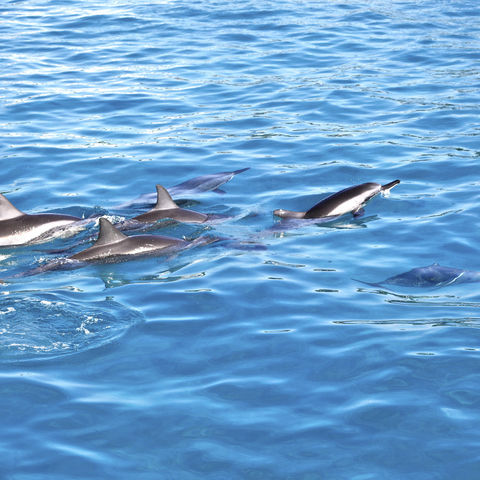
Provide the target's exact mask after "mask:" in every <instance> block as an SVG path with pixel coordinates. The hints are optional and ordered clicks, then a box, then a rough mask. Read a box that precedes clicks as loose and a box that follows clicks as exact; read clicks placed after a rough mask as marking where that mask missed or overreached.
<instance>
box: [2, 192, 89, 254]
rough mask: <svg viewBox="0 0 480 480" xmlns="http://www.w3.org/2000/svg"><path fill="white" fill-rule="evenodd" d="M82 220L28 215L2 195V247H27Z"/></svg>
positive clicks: (55, 214)
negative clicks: (53, 231) (26, 245)
mask: <svg viewBox="0 0 480 480" xmlns="http://www.w3.org/2000/svg"><path fill="white" fill-rule="evenodd" d="M80 220H82V219H81V218H78V217H74V216H72V215H61V214H57V213H38V214H31V215H30V214H27V213H24V212H22V211H20V210H18V209H17V208H16V207H14V206H13V205H12V204H11V203H10V202H9V200H7V198H6V197H5V196H4V195H2V194H0V247H6V246H13V245H25V244H28V243H32V242H34V241H35V240H37V239H39V238H40V237H41V238H45V236H46V234H47V233H50V232H51V231H52V230H55V229H57V228H60V227H64V226H65V225H69V224H72V223H75V222H79V221H80Z"/></svg>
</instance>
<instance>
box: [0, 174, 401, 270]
mask: <svg viewBox="0 0 480 480" xmlns="http://www.w3.org/2000/svg"><path fill="white" fill-rule="evenodd" d="M245 170H247V168H244V169H240V170H235V171H232V172H220V173H217V174H211V175H204V176H200V177H196V178H193V179H191V180H188V181H186V182H183V183H180V184H178V185H175V186H174V187H171V188H170V192H169V191H168V190H167V189H165V188H164V187H163V186H161V185H157V186H156V203H155V204H154V206H153V208H151V209H150V210H148V211H147V212H145V213H141V214H139V215H136V216H135V217H133V218H131V219H130V220H127V222H129V221H131V222H133V223H139V224H147V223H155V222H157V221H158V220H162V219H173V220H175V221H178V222H183V223H194V224H203V223H205V222H207V221H208V220H210V219H211V218H213V217H215V216H214V215H209V214H204V213H199V212H195V211H193V210H187V209H184V208H181V207H179V206H178V205H177V204H176V203H175V201H174V200H173V199H172V192H173V193H175V194H177V195H178V194H183V193H190V192H194V193H195V192H204V191H210V190H213V191H218V187H219V186H221V185H223V184H224V183H226V182H227V181H229V180H230V179H232V178H233V177H234V176H235V175H237V174H239V173H242V172H244V171H245ZM399 183H400V180H394V181H392V182H390V183H387V184H385V185H381V184H378V183H373V182H370V183H363V184H361V185H355V186H352V187H348V188H345V189H343V190H341V191H339V192H337V193H334V194H332V195H330V196H328V197H327V198H325V199H323V200H321V201H320V202H318V203H317V204H316V205H314V206H313V207H311V208H310V209H309V210H307V211H305V212H293V211H289V210H283V209H278V210H275V211H274V214H275V215H276V216H278V217H281V218H282V219H292V218H293V219H297V220H302V219H305V220H310V221H311V220H312V219H325V218H326V219H329V220H330V219H333V218H337V217H339V216H341V215H344V214H346V213H350V212H351V213H352V214H353V216H354V217H358V216H360V215H362V214H363V206H364V205H365V204H366V203H367V202H368V201H369V200H371V199H372V198H373V197H375V196H376V195H378V194H379V193H382V194H386V193H388V192H389V191H390V190H391V189H392V188H393V187H394V186H396V185H398V184H399ZM138 199H140V200H138ZM138 199H137V201H134V202H132V203H131V204H130V205H132V204H135V203H142V202H143V203H145V201H148V202H151V194H149V195H148V196H145V195H144V196H141V197H138ZM87 220H90V221H92V220H93V219H87ZM81 222H85V220H82V219H80V218H79V217H74V216H71V215H60V214H51V213H40V214H27V213H24V212H21V211H20V210H18V209H17V208H15V207H14V206H13V205H12V204H11V203H10V202H9V201H8V200H7V199H6V198H5V197H4V196H3V195H0V247H1V246H16V245H26V244H30V243H35V242H38V241H42V240H45V239H50V238H52V237H51V236H50V237H49V236H48V235H46V234H49V233H51V232H54V231H55V230H56V229H62V228H67V227H69V226H71V225H77V224H79V223H81ZM121 228H122V226H121V225H119V228H116V227H115V226H114V225H112V224H111V223H110V222H109V221H108V220H107V219H106V218H100V220H99V234H98V238H97V239H96V241H95V243H94V244H93V245H92V246H91V247H89V248H87V249H85V250H82V251H80V252H78V253H75V254H73V255H71V256H69V257H63V258H61V259H58V261H56V262H51V263H50V264H47V265H46V266H42V267H38V268H37V269H34V270H32V271H31V272H34V273H40V272H41V271H46V270H51V269H54V268H58V267H59V266H62V265H64V264H68V263H77V264H78V263H82V264H83V263H89V262H116V261H123V260H127V259H130V258H133V257H137V256H145V255H161V254H164V253H165V252H168V251H172V250H173V251H178V250H184V249H186V248H190V247H193V246H196V245H205V244H208V243H212V242H215V241H218V240H222V239H219V238H214V237H211V238H210V237H199V238H197V239H196V240H194V241H193V242H187V241H186V240H181V239H178V238H174V237H166V236H161V235H133V236H127V235H125V234H124V233H122V232H121V231H120V229H121Z"/></svg>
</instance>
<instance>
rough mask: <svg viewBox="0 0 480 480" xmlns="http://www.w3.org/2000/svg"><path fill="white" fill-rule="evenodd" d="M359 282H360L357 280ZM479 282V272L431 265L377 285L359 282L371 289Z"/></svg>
mask: <svg viewBox="0 0 480 480" xmlns="http://www.w3.org/2000/svg"><path fill="white" fill-rule="evenodd" d="M359 281H361V280H359ZM471 282H480V272H475V271H472V270H462V269H460V268H453V267H444V266H442V265H439V264H438V263H432V265H428V266H427V267H417V268H413V269H412V270H409V271H408V272H404V273H400V274H399V275H395V276H393V277H389V278H387V279H385V280H383V281H381V282H378V283H368V282H361V283H365V284H367V285H370V286H372V287H381V286H383V285H398V286H400V287H446V286H448V285H452V284H454V283H471Z"/></svg>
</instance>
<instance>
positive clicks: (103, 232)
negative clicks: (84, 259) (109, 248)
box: [93, 217, 128, 247]
mask: <svg viewBox="0 0 480 480" xmlns="http://www.w3.org/2000/svg"><path fill="white" fill-rule="evenodd" d="M98 223H99V225H100V231H99V232H98V238H97V241H96V242H95V243H94V245H93V246H94V247H99V246H101V245H107V244H109V243H116V242H119V241H120V240H124V239H125V238H128V237H127V236H126V235H124V234H123V233H122V232H121V231H120V230H118V229H117V228H115V227H114V226H113V225H112V224H111V223H110V222H109V221H108V220H107V219H106V218H104V217H102V218H101V219H100V220H99V221H98Z"/></svg>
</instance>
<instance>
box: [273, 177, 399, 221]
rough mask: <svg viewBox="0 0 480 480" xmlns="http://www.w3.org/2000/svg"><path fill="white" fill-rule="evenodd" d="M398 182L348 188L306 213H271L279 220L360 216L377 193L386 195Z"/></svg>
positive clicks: (288, 211) (363, 184)
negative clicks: (348, 215)
mask: <svg viewBox="0 0 480 480" xmlns="http://www.w3.org/2000/svg"><path fill="white" fill-rule="evenodd" d="M399 183H400V180H394V181H393V182H390V183H387V184H385V185H380V184H379V183H373V182H369V183H362V184H360V185H354V186H353V187H348V188H345V189H343V190H340V191H339V192H336V193H334V194H332V195H330V196H328V197H327V198H324V199H323V200H321V201H320V202H318V203H317V204H316V205H314V206H313V207H311V208H310V209H309V210H307V211H306V212H293V211H291V210H283V209H277V210H275V211H274V212H273V213H274V215H276V216H277V217H280V218H297V219H314V218H329V217H331V218H332V219H333V218H336V217H339V216H341V215H344V214H345V213H350V212H351V213H352V214H353V216H361V215H363V213H364V210H363V206H364V205H365V204H366V203H367V202H368V201H369V200H371V199H372V198H373V197H375V196H376V195H378V194H379V193H382V194H386V193H388V192H389V191H390V190H391V189H392V188H393V187H394V186H395V185H398V184H399Z"/></svg>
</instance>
